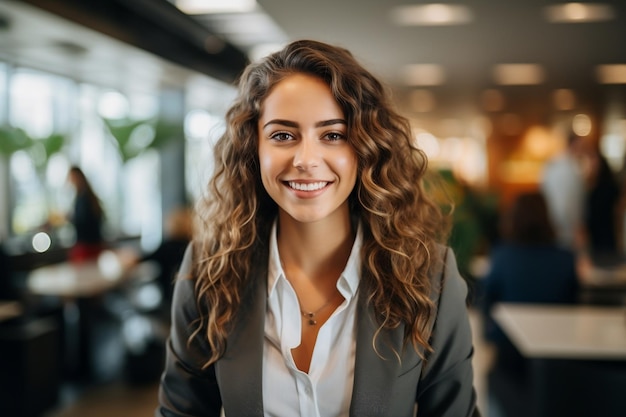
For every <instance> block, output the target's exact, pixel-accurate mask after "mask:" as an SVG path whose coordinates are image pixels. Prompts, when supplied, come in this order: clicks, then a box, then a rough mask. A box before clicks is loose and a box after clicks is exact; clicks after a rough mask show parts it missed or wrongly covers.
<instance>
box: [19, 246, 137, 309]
mask: <svg viewBox="0 0 626 417" xmlns="http://www.w3.org/2000/svg"><path fill="white" fill-rule="evenodd" d="M125 277H126V275H125V274H124V272H123V269H122V267H121V265H120V264H119V262H118V261H117V258H116V256H115V255H114V254H112V253H106V252H105V253H103V254H102V255H101V256H100V258H98V260H97V261H88V262H83V263H71V262H62V263H59V264H53V265H47V266H44V267H41V268H37V269H35V270H33V271H31V272H30V273H29V275H28V279H27V286H28V289H29V291H30V292H32V293H33V294H37V295H53V296H59V297H67V298H79V297H94V296H97V295H100V294H104V293H106V292H107V291H110V290H112V289H114V288H115V287H117V286H119V285H120V284H121V283H122V282H123V281H124V279H125Z"/></svg>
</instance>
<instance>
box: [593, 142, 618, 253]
mask: <svg viewBox="0 0 626 417" xmlns="http://www.w3.org/2000/svg"><path fill="white" fill-rule="evenodd" d="M587 159H588V161H589V163H588V165H589V169H588V174H587V178H586V181H587V193H586V198H585V230H586V234H587V238H586V241H587V250H588V251H589V255H590V256H591V259H592V260H593V263H594V264H599V265H604V264H609V265H610V264H612V263H615V262H616V261H618V260H619V259H620V258H621V256H620V250H619V247H620V246H619V245H618V241H619V236H621V230H620V229H621V221H620V219H619V216H620V215H621V213H620V212H619V208H620V206H619V204H620V188H619V184H618V182H617V179H616V176H615V174H614V173H613V171H612V170H611V167H610V166H609V163H608V162H607V160H606V158H605V157H604V156H603V155H602V154H601V153H600V152H599V150H598V149H597V148H594V149H592V150H591V151H590V152H589V153H588V157H587Z"/></svg>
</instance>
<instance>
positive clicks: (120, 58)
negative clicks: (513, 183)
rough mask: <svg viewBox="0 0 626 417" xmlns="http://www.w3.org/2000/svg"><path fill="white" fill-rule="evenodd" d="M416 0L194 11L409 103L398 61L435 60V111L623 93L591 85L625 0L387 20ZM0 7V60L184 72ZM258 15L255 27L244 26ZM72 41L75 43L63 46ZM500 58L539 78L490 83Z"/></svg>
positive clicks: (477, 8)
mask: <svg viewBox="0 0 626 417" xmlns="http://www.w3.org/2000/svg"><path fill="white" fill-rule="evenodd" d="M135 3H138V2H135ZM139 3H140V2H139ZM416 3H418V2H410V1H408V0H315V1H309V0H258V4H259V5H260V9H261V11H262V12H265V13H266V14H263V13H261V14H259V13H258V12H257V13H254V14H241V15H235V14H231V15H222V16H212V17H211V16H196V17H195V18H196V19H198V20H199V21H200V22H202V23H203V24H206V25H207V26H208V27H209V28H210V29H211V30H214V31H216V32H218V34H220V35H221V36H223V37H225V38H227V39H228V40H230V41H231V42H232V43H233V44H235V45H238V46H240V47H241V48H243V49H248V48H251V47H252V46H254V45H256V44H259V43H266V42H273V41H274V42H286V41H288V40H292V39H301V38H313V39H318V40H322V41H327V42H331V43H334V44H337V45H341V46H343V47H346V48H348V49H349V50H351V51H352V52H353V53H354V54H355V56H356V57H357V58H358V59H359V60H360V61H361V62H363V63H364V64H365V65H366V66H367V67H368V68H369V69H370V70H372V71H373V72H374V73H376V74H377V75H379V76H380V77H381V78H382V79H383V80H384V81H385V82H386V83H388V84H389V85H390V86H392V87H393V88H394V92H395V94H396V98H397V100H398V102H399V103H401V105H406V104H407V103H408V101H409V100H408V98H409V95H410V93H411V91H413V90H415V88H409V87H406V86H405V85H403V83H402V82H401V79H400V73H401V68H402V67H403V66H405V65H407V64H437V65H441V66H442V68H443V69H444V72H445V84H443V85H442V86H437V87H429V88H425V89H424V90H428V91H429V92H430V93H431V94H432V95H433V97H434V98H435V99H436V102H437V107H436V111H437V112H435V113H433V114H437V115H438V116H437V117H447V116H448V115H449V113H452V112H454V111H457V110H458V108H466V107H473V108H474V109H475V111H480V109H479V108H478V106H480V104H481V103H480V100H481V97H482V94H483V93H484V91H485V89H494V88H497V89H501V90H502V91H504V92H505V95H506V97H507V98H509V102H511V101H513V100H517V101H518V102H519V103H525V105H531V106H532V105H533V104H534V105H537V103H539V105H541V104H542V103H545V102H546V101H548V99H549V97H548V96H547V94H549V93H550V91H553V90H554V89H557V88H567V89H572V90H573V91H574V92H575V93H576V94H577V97H579V100H580V101H581V102H582V101H583V100H589V102H590V103H593V104H597V103H602V102H603V100H605V96H606V95H607V94H609V93H611V94H612V93H613V92H614V91H617V92H618V93H620V94H623V91H622V90H623V89H624V86H623V85H620V86H612V87H607V86H603V85H600V84H598V82H597V80H596V76H595V71H596V69H595V68H596V66H597V65H599V64H615V63H617V64H626V47H624V44H625V43H626V1H624V0H609V1H605V2H604V3H608V4H610V5H611V6H612V7H613V9H614V11H615V14H616V19H614V20H611V21H607V22H601V23H575V24H552V23H548V22H547V21H546V20H545V19H544V17H543V16H544V15H543V9H542V8H543V7H544V6H546V5H549V4H554V3H555V2H553V1H548V0H518V1H504V0H464V1H461V2H460V4H463V5H466V6H468V7H470V10H471V11H472V14H473V16H474V20H473V21H471V22H470V23H468V24H464V25H459V26H430V27H399V26H396V25H394V24H393V22H392V21H391V19H390V11H391V8H392V6H395V5H406V4H416ZM419 3H424V2H419ZM0 14H3V15H5V16H8V17H9V18H11V20H12V24H11V27H10V29H9V30H6V29H5V30H2V29H0V57H5V58H9V59H10V60H11V61H12V62H16V63H19V64H24V65H30V66H35V67H41V68H46V69H48V70H50V71H53V72H58V73H63V74H66V75H70V76H74V77H75V78H78V79H86V80H92V81H94V82H97V80H100V82H101V83H104V84H107V85H118V86H121V88H123V87H124V86H129V85H132V86H137V85H141V84H142V83H144V84H146V85H147V86H150V85H155V84H158V83H178V82H185V81H186V79H187V78H188V77H190V76H192V74H193V71H189V70H187V69H185V68H182V67H181V66H178V65H175V64H172V63H171V62H168V61H165V60H163V59H159V58H158V57H155V56H154V55H152V54H149V53H147V52H143V51H140V50H138V49H137V48H133V47H129V46H128V45H125V44H124V43H122V42H121V41H117V40H112V39H111V38H109V37H106V36H104V35H100V34H98V33H96V32H94V31H91V30H86V29H84V28H82V27H81V26H79V25H77V24H75V23H70V22H68V21H67V20H64V19H61V18H57V17H55V16H52V15H50V14H48V13H46V12H43V11H41V10H39V9H37V8H36V7H33V6H29V5H27V4H25V3H24V2H21V1H14V0H3V1H2V2H0ZM259 22H260V32H253V31H252V28H253V27H254V26H255V25H257V24H259ZM233 28H234V29H233ZM68 44H69V45H68ZM76 45H79V46H80V47H81V48H78V49H76V48H73V47H72V46H76ZM502 63H536V64H539V65H541V66H542V67H543V68H544V71H545V83H544V84H542V85H540V86H531V87H499V86H497V85H496V84H495V82H494V80H493V67H494V65H496V64H502ZM455 109H457V110H455ZM476 109H478V110H476ZM509 110H512V109H509ZM409 111H410V110H409Z"/></svg>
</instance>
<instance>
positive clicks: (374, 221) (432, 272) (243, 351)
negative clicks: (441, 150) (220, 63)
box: [157, 41, 475, 417]
mask: <svg viewBox="0 0 626 417" xmlns="http://www.w3.org/2000/svg"><path fill="white" fill-rule="evenodd" d="M215 155H216V171H215V174H214V177H213V178H212V180H211V182H210V194H211V197H210V198H207V199H205V200H204V201H203V205H202V206H201V207H200V210H199V212H200V215H201V222H200V223H201V230H200V231H199V233H198V234H197V235H196V236H195V238H194V243H193V249H194V250H193V251H192V250H188V251H187V253H186V255H185V259H184V261H183V265H182V266H181V276H180V277H179V279H178V280H177V282H176V287H175V293H174V300H173V308H172V313H173V317H172V329H171V337H170V341H169V343H168V352H167V360H166V368H165V371H164V374H163V378H162V384H161V389H160V394H159V398H160V407H159V409H158V410H157V415H162V416H183V415H184V416H218V415H219V414H220V409H221V408H222V407H223V409H224V412H225V415H227V416H263V415H266V416H297V415H300V416H348V415H350V416H359V417H361V416H393V417H398V416H409V415H413V414H414V410H415V404H416V403H417V408H418V410H419V411H418V413H419V415H420V416H454V417H458V416H469V415H472V413H473V412H474V410H475V394H474V390H473V385H472V365H471V360H472V353H473V350H472V342H471V332H470V327H469V323H468V318H467V313H466V308H465V299H464V298H465V293H466V287H465V285H464V283H463V281H462V279H461V278H460V276H459V274H458V272H457V268H456V263H455V260H454V255H453V254H452V253H450V250H447V249H445V248H444V247H443V246H441V245H439V244H437V239H438V238H442V237H443V232H444V231H445V229H444V217H443V216H442V214H441V213H440V210H439V209H438V206H437V205H436V204H435V202H433V201H432V200H431V199H430V198H429V197H428V195H427V194H426V193H425V192H424V187H423V184H422V183H423V177H424V174H425V172H426V165H427V162H426V158H425V156H424V154H423V152H421V151H420V150H418V149H416V148H415V147H414V146H413V144H412V137H411V131H410V128H409V125H408V123H407V121H406V120H405V119H403V118H401V117H400V116H398V115H397V114H396V113H395V112H394V111H393V110H392V109H391V106H390V102H389V99H388V97H387V96H386V95H385V92H384V90H383V87H382V86H381V84H380V83H379V82H378V81H377V80H376V79H375V78H374V77H373V76H372V75H371V74H370V73H368V72H367V71H366V70H365V69H363V68H362V67H361V66H360V65H359V64H358V63H357V62H356V61H355V59H354V58H353V57H352V55H351V54H350V53H349V52H348V51H346V50H344V49H341V48H336V47H333V46H330V45H326V44H323V43H319V42H315V41H297V42H293V43H291V44H289V45H288V46H286V47H285V48H284V49H283V50H282V51H280V52H277V53H275V54H273V55H270V56H269V57H267V58H266V59H265V60H263V61H261V62H260V63H257V64H253V65H251V66H249V67H248V68H247V69H246V71H245V72H244V74H243V75H242V78H241V81H240V84H239V96H238V98H237V99H236V101H235V103H234V104H233V106H232V107H231V109H230V110H229V111H228V113H227V129H226V132H225V134H224V135H223V136H222V138H221V139H220V140H219V142H218V144H217V145H216V149H215Z"/></svg>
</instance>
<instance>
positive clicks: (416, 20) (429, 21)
mask: <svg viewBox="0 0 626 417" xmlns="http://www.w3.org/2000/svg"><path fill="white" fill-rule="evenodd" d="M390 16H391V20H392V21H393V22H394V23H395V24H397V25H400V26H439V25H458V24H463V23H468V22H470V21H471V20H472V18H473V16H472V11H471V10H470V9H469V7H467V6H463V5H457V4H442V3H430V4H422V5H407V6H396V7H394V8H392V9H391V13H390Z"/></svg>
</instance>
